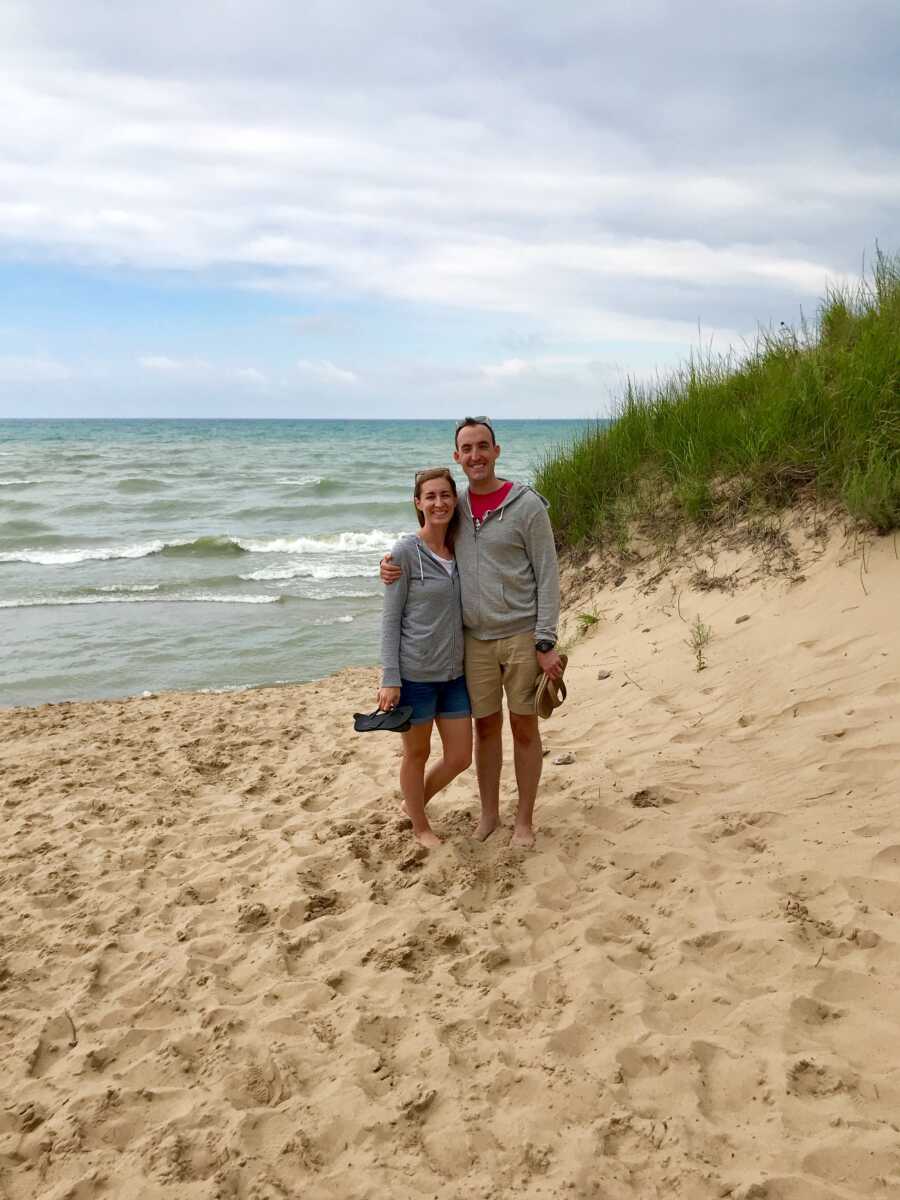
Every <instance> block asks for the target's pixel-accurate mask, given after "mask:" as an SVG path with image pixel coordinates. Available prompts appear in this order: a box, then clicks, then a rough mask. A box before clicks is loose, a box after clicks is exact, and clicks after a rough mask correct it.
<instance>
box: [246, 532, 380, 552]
mask: <svg viewBox="0 0 900 1200" xmlns="http://www.w3.org/2000/svg"><path fill="white" fill-rule="evenodd" d="M398 536H399V535H397V534H393V533H385V532H384V530H382V529H372V530H369V531H368V532H367V533H351V532H345V533H334V534H328V535H323V536H322V537H320V538H311V537H296V538H283V537H282V538H268V539H265V540H263V539H261V538H240V539H239V540H238V544H239V545H240V546H242V547H243V548H244V549H245V550H250V551H252V552H253V553H254V554H358V553H369V552H376V551H379V550H390V548H391V546H393V544H394V542H395V541H396V540H397V537H398Z"/></svg>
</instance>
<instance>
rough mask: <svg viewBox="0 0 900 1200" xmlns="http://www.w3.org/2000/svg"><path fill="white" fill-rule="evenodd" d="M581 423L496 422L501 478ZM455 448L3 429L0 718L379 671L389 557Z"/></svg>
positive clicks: (217, 434)
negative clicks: (416, 485) (350, 670)
mask: <svg viewBox="0 0 900 1200" xmlns="http://www.w3.org/2000/svg"><path fill="white" fill-rule="evenodd" d="M586 424H587V423H586V422H583V421H502V422H498V424H497V437H498V441H499V442H500V443H501V447H502V450H501V458H500V462H499V463H498V468H497V469H498V473H499V474H500V475H502V476H504V477H506V478H513V479H521V480H524V481H530V480H531V479H532V478H533V476H534V472H535V468H536V467H537V465H538V464H539V463H540V461H541V459H542V458H543V457H544V455H545V454H546V453H547V452H548V451H549V450H550V449H551V448H552V447H554V446H558V445H560V444H566V443H568V442H570V441H571V440H572V439H573V438H574V437H576V436H577V435H578V434H579V433H580V432H581V431H582V430H583V429H584V428H585V426H586ZM452 449H453V422H452V421H270V420H265V421H215V420H206V421H192V420H184V421H172V420H169V421H153V420H148V421H118V420H117V421H112V420H111V421H88V420H71V421H24V420H20V421H0V705H11V704H40V703H44V702H46V701H60V700H73V699H89V698H101V697H112V696H127V695H134V694H139V693H140V692H142V691H161V690H168V689H182V690H191V691H199V690H201V689H206V688H209V689H217V690H218V689H227V688H236V687H247V686H254V685H259V684H269V683H276V682H285V683H287V682H299V681H302V680H308V679H316V678H321V677H322V676H324V675H327V674H329V673H330V672H332V671H334V670H337V669H339V668H340V667H343V666H348V665H360V664H368V663H374V662H375V661H376V660H377V655H378V641H379V622H380V614H381V584H380V583H379V581H378V579H377V566H378V559H379V557H380V556H381V554H382V552H383V551H384V550H386V549H388V548H389V547H390V546H391V544H392V543H393V541H394V540H395V538H396V537H397V535H398V534H400V533H405V532H410V531H411V530H413V529H415V528H416V519H415V515H414V511H413V508H412V503H411V500H410V496H411V492H412V479H413V474H414V472H415V471H416V470H418V469H421V468H423V467H429V466H440V465H445V464H446V465H448V466H454V464H453V462H452V457H451V454H452ZM454 473H455V474H456V477H457V481H458V482H459V483H462V482H464V480H463V478H462V475H461V472H459V470H458V469H457V468H455V466H454Z"/></svg>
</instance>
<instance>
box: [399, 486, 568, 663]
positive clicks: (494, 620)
mask: <svg viewBox="0 0 900 1200" xmlns="http://www.w3.org/2000/svg"><path fill="white" fill-rule="evenodd" d="M459 503H460V506H461V507H460V518H461V520H460V529H459V533H458V534H457V535H456V561H457V564H458V566H459V577H460V581H461V583H462V606H463V621H464V622H465V626H466V629H467V631H468V632H469V633H471V634H472V635H473V637H476V638H478V639H479V640H480V641H493V640H494V639H496V638H505V637H512V636H513V635H514V634H517V633H533V634H534V640H535V642H540V641H543V640H545V639H546V640H547V641H552V642H555V641H556V627H557V624H558V623H559V564H558V563H557V559H556V546H555V544H554V541H553V529H552V528H551V525H550V518H549V517H548V515H547V509H548V508H549V507H550V505H549V504H548V502H547V501H546V500H545V499H544V497H543V496H542V495H541V494H540V493H539V492H536V491H535V490H534V489H533V488H530V487H528V486H527V485H526V484H523V483H514V484H513V485H512V489H511V490H510V492H509V494H508V495H507V497H506V499H505V500H504V501H503V503H502V504H501V505H500V506H499V507H498V508H496V509H494V510H493V511H492V512H490V513H488V515H487V516H486V517H485V519H484V521H483V522H482V525H481V528H480V529H477V530H476V528H475V522H474V521H473V520H472V508H471V505H470V504H469V491H468V488H467V489H466V491H465V492H463V493H462V495H461V496H460V499H459ZM391 590H392V589H390V588H389V589H388V591H391Z"/></svg>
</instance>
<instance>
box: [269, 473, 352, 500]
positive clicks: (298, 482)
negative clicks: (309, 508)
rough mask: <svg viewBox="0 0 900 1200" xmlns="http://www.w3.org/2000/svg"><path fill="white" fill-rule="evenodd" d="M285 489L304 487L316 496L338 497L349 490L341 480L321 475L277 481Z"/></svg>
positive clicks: (301, 476)
mask: <svg viewBox="0 0 900 1200" xmlns="http://www.w3.org/2000/svg"><path fill="white" fill-rule="evenodd" d="M275 482H276V483H278V484H281V485H282V486H283V487H302V488H305V489H306V490H307V492H310V493H312V495H314V496H337V495H339V494H340V493H341V492H345V491H346V490H347V485H346V483H344V481H343V480H341V479H326V478H322V477H321V476H319V475H300V476H298V477H297V478H296V479H276V480H275Z"/></svg>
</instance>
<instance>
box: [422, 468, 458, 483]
mask: <svg viewBox="0 0 900 1200" xmlns="http://www.w3.org/2000/svg"><path fill="white" fill-rule="evenodd" d="M442 475H446V476H447V478H448V479H452V478H453V476H452V475H451V474H450V468H449V467H426V468H425V470H424V471H416V483H418V482H419V480H420V479H428V478H431V477H434V478H435V479H440V477H441V476H442Z"/></svg>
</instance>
